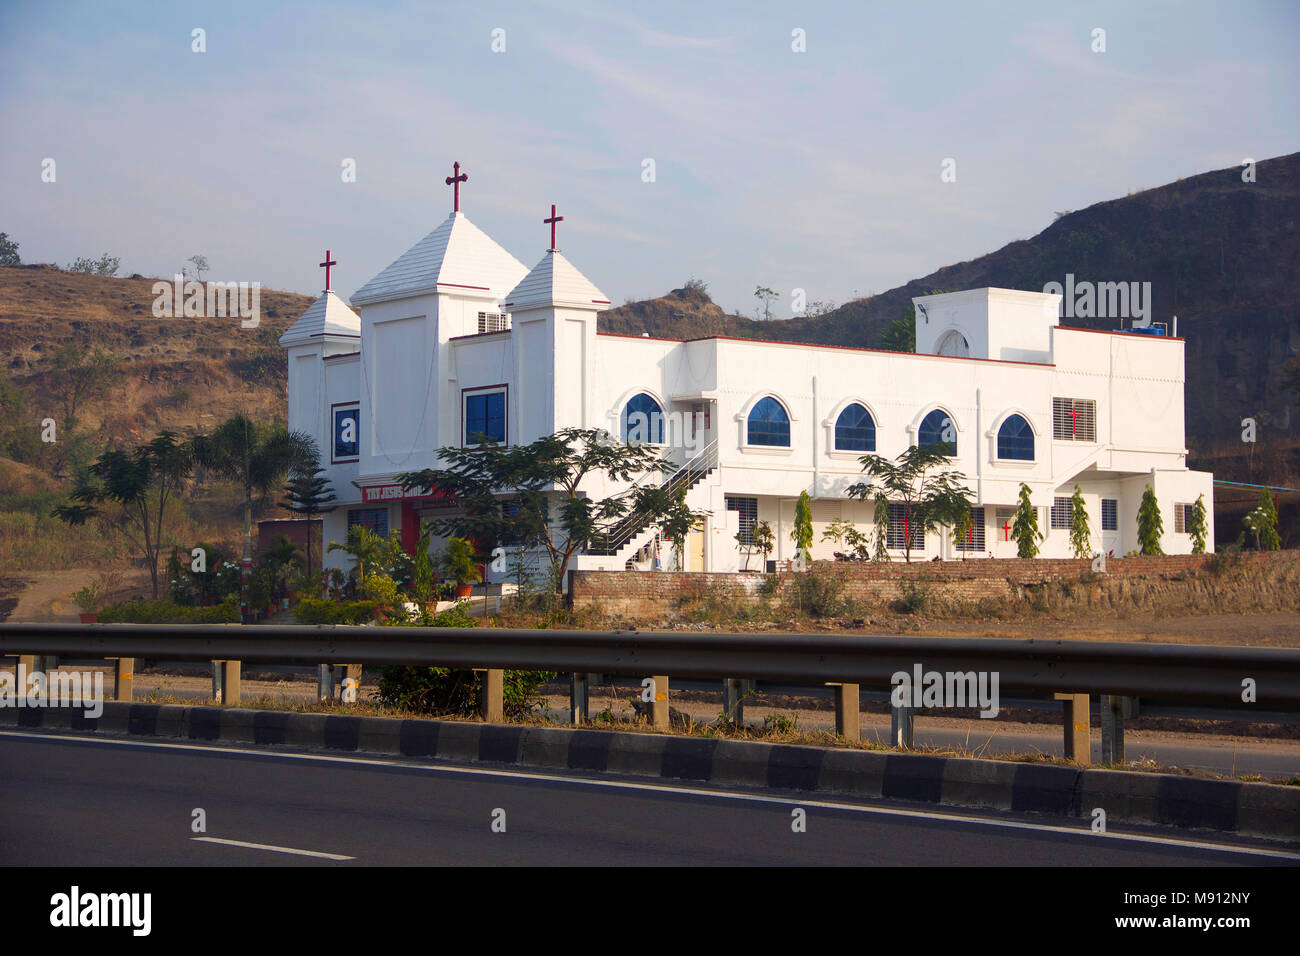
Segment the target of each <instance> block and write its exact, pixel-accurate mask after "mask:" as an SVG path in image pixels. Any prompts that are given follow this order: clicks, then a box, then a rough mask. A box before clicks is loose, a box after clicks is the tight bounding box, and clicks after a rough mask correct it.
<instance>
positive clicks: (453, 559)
mask: <svg viewBox="0 0 1300 956" xmlns="http://www.w3.org/2000/svg"><path fill="white" fill-rule="evenodd" d="M442 569H443V571H445V572H446V575H447V577H449V578H450V579H451V580H453V581H455V582H456V597H457V598H466V597H469V592H470V588H471V585H473V584H474V582H476V581H481V580H482V578H483V576H482V575H481V574H479V572H478V563H477V562H476V561H475V560H474V546H473V545H472V544H470V543H469V542H468V541H466V540H465V539H464V538H448V539H447V546H446V547H445V548H444V549H443V551H442Z"/></svg>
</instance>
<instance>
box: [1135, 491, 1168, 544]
mask: <svg viewBox="0 0 1300 956" xmlns="http://www.w3.org/2000/svg"><path fill="white" fill-rule="evenodd" d="M1164 533H1165V522H1164V519H1163V518H1161V517H1160V505H1159V503H1158V502H1157V501H1156V493H1155V492H1154V491H1152V490H1151V486H1150V485H1147V486H1146V491H1144V492H1142V503H1141V504H1140V505H1138V544H1139V545H1141V552H1142V554H1164V553H1165V552H1164V551H1163V550H1162V549H1161V547H1160V536H1161V535H1162V534H1164Z"/></svg>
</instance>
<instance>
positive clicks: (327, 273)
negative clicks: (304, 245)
mask: <svg viewBox="0 0 1300 956" xmlns="http://www.w3.org/2000/svg"><path fill="white" fill-rule="evenodd" d="M336 265H338V262H337V261H336V260H334V259H331V258H330V251H329V250H328V249H326V250H325V261H324V262H322V263H321V264H320V267H321V268H322V269H324V270H325V291H326V292H328V291H329V290H330V268H331V267H332V266H336Z"/></svg>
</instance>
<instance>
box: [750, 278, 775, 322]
mask: <svg viewBox="0 0 1300 956" xmlns="http://www.w3.org/2000/svg"><path fill="white" fill-rule="evenodd" d="M754 297H755V298H756V299H758V301H759V302H761V303H762V306H763V318H764V319H770V318H772V301H773V300H774V299H776V297H777V293H776V290H775V289H769V288H768V287H767V286H765V285H760V286H757V287H756V288H755V289H754ZM754 315H755V316H757V315H758V307H757V306H755V307H754Z"/></svg>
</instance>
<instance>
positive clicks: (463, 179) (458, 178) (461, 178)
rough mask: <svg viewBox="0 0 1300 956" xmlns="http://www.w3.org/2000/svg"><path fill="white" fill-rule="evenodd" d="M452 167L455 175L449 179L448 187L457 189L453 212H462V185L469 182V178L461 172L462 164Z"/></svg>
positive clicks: (453, 164) (454, 193)
mask: <svg viewBox="0 0 1300 956" xmlns="http://www.w3.org/2000/svg"><path fill="white" fill-rule="evenodd" d="M451 166H452V172H453V174H454V175H451V176H448V177H447V185H448V186H453V185H454V186H455V187H456V189H455V192H453V193H452V195H453V196H454V199H453V202H452V210H451V211H452V212H460V184H461V183H467V182H469V176H468V175H467V174H466V173H462V172H461V171H460V163H452V164H451Z"/></svg>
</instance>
